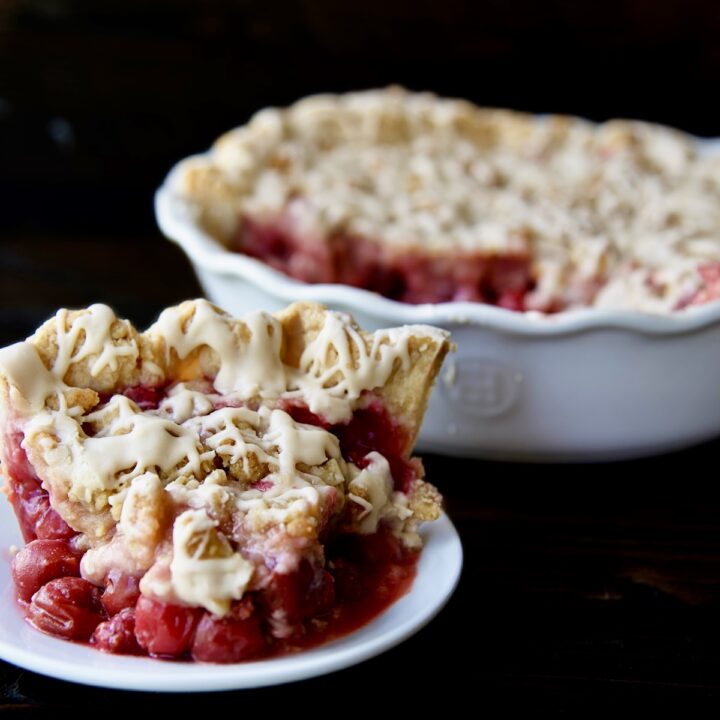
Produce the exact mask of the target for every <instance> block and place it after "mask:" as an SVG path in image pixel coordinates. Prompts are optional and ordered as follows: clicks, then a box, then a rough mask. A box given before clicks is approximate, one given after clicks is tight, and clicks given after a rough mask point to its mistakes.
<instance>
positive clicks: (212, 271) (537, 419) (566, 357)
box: [155, 140, 720, 461]
mask: <svg viewBox="0 0 720 720" xmlns="http://www.w3.org/2000/svg"><path fill="white" fill-rule="evenodd" d="M698 144H699V146H700V148H701V150H702V151H703V152H708V153H714V154H715V153H719V152H720V141H718V140H713V141H701V140H699V141H698ZM177 173H178V167H177V166H176V168H175V169H173V170H172V171H171V172H170V174H169V175H168V177H167V179H166V180H165V182H164V184H163V185H162V187H161V188H160V189H159V190H158V192H157V194H156V197H155V211H156V217H157V221H158V224H159V226H160V228H161V230H162V231H163V233H164V234H165V235H166V236H167V237H168V238H169V239H171V240H173V241H174V242H176V243H177V244H178V245H179V246H180V247H181V248H182V249H183V250H184V251H185V253H186V254H187V256H188V257H189V259H190V261H191V262H192V264H193V267H194V269H195V272H196V273H197V275H198V278H199V280H200V283H201V284H202V286H203V288H204V290H205V292H206V293H207V295H208V297H209V298H210V299H211V300H212V301H213V302H215V303H216V304H217V305H219V306H221V307H222V308H224V309H226V310H228V311H230V312H231V313H233V314H241V313H244V312H247V311H248V310H251V309H255V308H260V309H264V310H269V311H275V310H278V309H280V308H281V307H284V306H285V305H286V304H287V303H288V302H289V301H294V300H314V301H317V302H321V303H323V304H325V305H327V306H329V307H332V308H335V309H339V310H344V311H347V312H350V313H351V314H352V315H354V316H355V318H356V319H357V321H358V323H359V324H360V325H362V326H363V327H366V328H367V329H377V328H380V327H388V326H393V325H401V324H405V323H426V324H431V325H437V326H439V327H443V328H446V329H447V330H450V332H451V333H452V337H453V340H454V341H455V343H456V344H457V352H456V353H455V355H454V356H453V357H451V358H449V359H448V360H447V361H446V363H445V368H444V370H443V372H442V373H441V379H440V380H439V382H438V387H437V388H436V390H435V392H434V393H433V396H432V399H431V402H430V407H429V410H428V413H427V415H426V419H425V423H424V425H423V428H422V431H421V433H420V438H419V442H418V445H419V447H420V448H421V449H423V450H429V451H434V452H441V453H446V454H452V455H461V456H471V457H490V458H499V459H510V460H540V461H580V460H582V461H585V460H611V459H620V458H629V457H635V456H642V455H650V454H655V453H659V452H664V451H669V450H673V449H679V448H682V447H686V446H690V445H693V444H695V443H699V442H702V441H704V440H707V439H709V438H711V437H713V436H715V435H717V434H719V433H720V362H718V360H720V352H719V351H720V303H718V302H715V303H711V304H708V305H705V306H700V307H695V308H691V309H687V310H684V311H682V312H678V313H674V314H666V315H659V314H657V315H654V314H648V313H642V312H635V311H627V310H597V309H583V310H573V311H568V312H563V313H559V314H556V315H541V314H537V313H514V312H511V311H508V310H504V309H502V308H497V307H492V306H489V305H483V304H480V303H456V302H452V303H442V304H436V305H429V304H428V305H408V304H403V303H399V302H396V301H393V300H389V299H387V298H384V297H381V296H379V295H377V294H375V293H371V292H368V291H365V290H361V289H357V288H352V287H347V286H342V285H310V284H305V283H302V282H298V281H296V280H293V279H291V278H289V277H287V276H285V275H283V274H282V273H280V272H278V271H276V270H273V269H272V268H270V267H269V266H267V265H265V264H264V263H262V262H260V261H258V260H255V259H253V258H250V257H247V256H245V255H242V254H240V253H236V252H231V251H228V250H227V249H226V248H225V247H224V246H223V245H222V244H221V243H220V242H218V241H217V240H216V239H214V238H213V237H212V236H211V235H210V233H209V232H207V231H206V230H205V229H204V228H203V227H202V225H201V224H200V223H199V222H198V220H197V217H196V215H195V214H194V212H193V210H192V208H191V207H190V206H189V205H188V204H187V203H186V201H185V200H183V198H182V197H181V196H180V194H179V193H178V192H176V190H175V189H174V188H175V186H176V184H177ZM716 353H718V355H717V356H716Z"/></svg>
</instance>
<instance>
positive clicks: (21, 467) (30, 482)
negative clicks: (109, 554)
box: [4, 433, 76, 542]
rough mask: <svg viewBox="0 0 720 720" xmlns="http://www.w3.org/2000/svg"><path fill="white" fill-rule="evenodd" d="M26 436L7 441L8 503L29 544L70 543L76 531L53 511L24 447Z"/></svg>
mask: <svg viewBox="0 0 720 720" xmlns="http://www.w3.org/2000/svg"><path fill="white" fill-rule="evenodd" d="M22 440H23V435H22V433H13V434H12V435H11V436H10V437H8V438H6V440H5V448H6V457H5V466H6V467H5V473H4V474H5V477H6V481H7V485H6V487H7V489H8V499H9V500H10V504H11V505H12V508H13V510H14V511H15V515H16V517H17V519H18V523H19V525H20V530H21V532H22V535H23V539H24V540H25V542H30V541H31V540H35V539H37V538H41V539H43V540H53V539H70V538H72V537H74V536H75V535H76V533H75V531H74V530H73V529H72V528H71V527H70V526H69V525H68V524H67V523H66V522H65V521H64V520H63V519H62V518H61V517H60V516H59V515H58V514H57V513H56V512H55V510H53V509H52V507H50V498H49V497H48V494H47V492H46V491H45V490H43V488H42V485H41V484H40V479H39V478H38V476H37V475H36V474H35V470H33V467H32V465H31V464H30V462H29V461H28V458H27V455H26V453H25V450H24V449H23V447H22Z"/></svg>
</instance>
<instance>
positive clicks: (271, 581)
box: [0, 300, 449, 662]
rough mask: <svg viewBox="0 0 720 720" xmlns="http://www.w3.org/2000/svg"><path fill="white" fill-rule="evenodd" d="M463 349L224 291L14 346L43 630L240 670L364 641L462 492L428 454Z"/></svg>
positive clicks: (19, 574) (15, 484)
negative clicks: (442, 481)
mask: <svg viewBox="0 0 720 720" xmlns="http://www.w3.org/2000/svg"><path fill="white" fill-rule="evenodd" d="M448 349H449V343H448V339H447V334H446V333H445V332H444V331H441V330H437V329H435V328H432V327H427V326H419V325H418V326H406V327H401V328H395V329H390V330H381V331H377V332H375V333H372V334H370V333H365V332H363V331H361V330H360V329H359V328H358V327H357V326H355V325H354V324H353V322H352V320H351V318H350V317H348V316H347V315H344V314H341V313H336V312H331V311H328V310H326V309H325V308H323V307H322V306H320V305H316V304H312V303H296V304H294V305H291V306H289V307H288V308H286V309H285V310H284V311H282V312H279V313H277V314H275V315H270V314H267V313H264V312H254V313H251V314H249V315H247V316H246V317H244V318H242V319H240V320H237V319H234V318H232V317H230V316H229V315H227V314H225V313H224V312H222V311H221V310H219V309H218V308H216V307H215V306H213V305H211V304H210V303H208V302H206V301H204V300H196V301H191V302H185V303H182V304H181V305H179V306H177V307H173V308H170V309H168V310H165V311H164V312H163V313H162V314H161V315H160V317H159V319H158V321H157V322H156V323H155V324H154V325H153V326H152V327H151V328H150V329H149V330H147V331H146V332H144V333H138V332H137V331H136V330H135V329H134V328H133V326H132V325H131V324H130V323H129V322H127V321H125V320H120V319H118V318H117V317H115V315H114V314H113V312H112V310H110V308H108V307H107V306H105V305H93V306H91V307H89V308H87V309H85V310H79V311H68V310H60V311H59V312H58V313H57V315H56V316H55V317H54V318H53V319H51V320H49V321H48V322H47V323H45V324H44V325H43V326H42V327H41V328H40V329H39V330H38V331H37V332H36V333H35V334H34V335H33V336H32V337H30V338H29V339H28V340H27V341H26V342H21V343H17V344H15V345H12V346H10V347H8V348H5V349H4V350H1V351H0V412H1V416H0V421H1V425H2V472H3V475H4V479H5V491H6V493H7V496H8V498H9V501H10V503H11V505H12V507H13V509H14V511H15V514H16V515H17V518H18V521H19V524H20V527H21V529H22V533H23V536H24V539H25V542H26V545H25V546H24V547H23V548H22V549H20V550H19V551H18V552H17V554H16V555H15V557H14V559H13V562H12V573H13V578H14V581H15V585H16V589H17V596H18V599H19V602H20V603H21V605H22V606H23V608H24V610H25V613H26V617H27V620H28V622H29V623H30V624H31V625H33V626H34V627H35V628H37V629H38V630H41V631H43V632H45V633H49V634H51V635H55V636H58V637H61V638H67V639H71V640H76V641H81V642H90V643H91V644H93V645H95V646H96V647H98V648H99V649H100V650H103V651H106V652H111V653H123V654H148V655H151V656H155V657H161V658H182V659H190V658H192V659H194V660H198V661H206V662H237V661H242V660H246V659H250V658H261V657H268V656H272V655H276V654H279V653H286V652H293V651H295V650H297V649H300V648H303V647H309V646H312V645H315V644H317V643H319V642H322V641H325V640H327V639H330V638H333V637H337V636H339V635H342V634H345V633H347V632H350V631H351V630H353V629H354V628H356V627H359V626H360V625H362V624H363V623H365V622H367V621H368V620H369V619H370V618H371V617H373V616H375V615H376V614H378V613H379V612H381V611H382V610H383V609H384V608H385V607H387V606H388V605H389V604H390V603H391V602H393V600H394V599H395V598H397V597H398V596H399V595H401V594H402V593H403V592H405V591H406V590H407V589H408V588H409V586H410V583H411V582H412V578H413V576H414V572H415V564H416V561H417V557H418V554H419V551H420V545H421V540H420V536H419V535H418V532H417V528H418V524H419V523H420V522H422V521H427V520H434V519H436V518H437V517H438V516H439V513H440V503H441V498H440V495H439V494H438V492H437V490H436V489H435V488H434V487H433V486H432V485H430V484H429V483H427V482H426V481H424V480H423V468H422V465H421V463H420V461H419V460H417V459H415V458H411V457H410V452H411V449H412V447H413V443H414V440H415V437H416V435H417V432H418V429H419V425H420V422H421V420H422V416H423V413H424V411H425V407H426V404H427V400H428V395H429V393H430V390H431V387H432V384H433V381H434V379H435V376H436V374H437V372H438V370H439V367H440V365H441V363H442V360H443V358H444V356H445V354H446V353H447V351H448Z"/></svg>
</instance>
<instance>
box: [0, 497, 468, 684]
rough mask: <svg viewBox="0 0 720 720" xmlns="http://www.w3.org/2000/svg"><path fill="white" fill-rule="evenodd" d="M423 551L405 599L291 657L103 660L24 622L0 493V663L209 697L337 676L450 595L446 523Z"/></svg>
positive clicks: (454, 556) (455, 562) (404, 634)
mask: <svg viewBox="0 0 720 720" xmlns="http://www.w3.org/2000/svg"><path fill="white" fill-rule="evenodd" d="M422 535H423V539H424V541H425V549H424V550H423V553H422V555H421V557H420V561H419V564H418V572H417V577H416V578H415V582H414V583H413V586H412V589H411V590H410V592H409V593H408V594H407V595H405V596H404V597H402V598H401V599H400V600H398V601H397V602H396V603H395V604H394V605H392V606H391V607H390V608H388V609H387V610H386V611H385V612H384V613H383V614H382V615H381V616H379V617H378V618H377V619H375V620H374V621H373V622H371V623H369V624H368V625H366V626H365V627H363V628H361V629H360V630H358V631H357V632H355V633H352V634H351V635H348V636H346V637H344V638H341V639H339V640H335V641H333V642H331V643H328V644H327V645H323V646H321V647H318V648H314V649H312V650H307V651H305V652H302V653H299V654H297V655H292V656H289V657H282V658H276V659H272V660H262V661H259V662H248V663H241V664H237V665H205V664H199V663H173V662H166V661H161V660H153V659H151V658H141V657H126V656H121V655H106V654H105V653H101V652H99V651H98V650H94V649H92V648H90V647H86V646H84V645H79V644H76V643H72V642H66V641H64V640H58V639H56V638H52V637H49V636H47V635H43V634H42V633H40V632H37V631H36V630H33V629H32V628H31V627H30V626H29V625H27V624H26V623H25V621H24V620H23V614H22V612H21V610H20V609H19V607H18V606H17V604H16V602H15V600H14V594H13V583H12V578H11V576H10V563H9V558H10V554H9V551H8V549H9V547H10V546H11V545H12V544H16V545H18V546H21V545H22V540H21V537H20V533H19V531H18V528H17V523H16V521H15V517H14V515H13V513H12V510H11V508H10V505H9V504H8V502H7V500H6V499H5V498H4V496H2V495H1V494H0V608H1V609H0V618H2V621H1V622H0V658H2V659H3V660H7V661H8V662H11V663H14V664H15V665H19V666H21V667H23V668H26V669H28V670H34V671H35V672H38V673H42V674H43V675H49V676H51V677H55V678H59V679H61V680H72V681H74V682H78V683H83V684H85V685H96V686H100V687H109V688H119V689H122V690H153V691H164V692H200V691H202V692H207V691H214V690H235V689H240V688H251V687H261V686H264V685H277V684H279V683H286V682H291V681H293V680H302V679H304V678H309V677H314V676H316V675H323V674H325V673H329V672H333V671H335V670H340V669H342V668H345V667H348V666H349V665H354V664H356V663H359V662H362V661H363V660H367V659H368V658H371V657H373V656H375V655H378V654H380V653H381V652H383V651H385V650H388V649H389V648H391V647H393V646H394V645H397V644H398V643H401V642H402V641H403V640H405V639H406V638H408V637H410V636H411V635H412V634H413V633H416V632H417V631H418V630H420V628H422V627H423V626H424V625H425V624H426V623H427V622H429V621H430V620H431V619H432V618H433V617H434V616H435V615H436V614H437V613H438V612H439V611H440V609H441V608H442V607H443V605H444V604H445V603H446V601H447V600H448V598H449V597H450V595H452V592H453V590H454V589H455V586H456V585H457V582H458V579H459V578H460V570H461V568H462V546H461V544H460V538H459V537H458V534H457V531H456V530H455V528H454V527H453V525H452V523H451V522H450V520H449V519H448V518H447V516H445V515H443V516H442V518H441V519H440V520H439V521H438V522H435V523H432V524H429V525H426V526H425V527H424V528H423V530H422Z"/></svg>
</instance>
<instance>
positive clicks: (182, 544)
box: [170, 510, 253, 615]
mask: <svg viewBox="0 0 720 720" xmlns="http://www.w3.org/2000/svg"><path fill="white" fill-rule="evenodd" d="M216 528H217V523H216V522H214V521H213V520H211V519H210V518H209V517H208V515H207V513H206V512H205V511H204V510H188V511H186V512H184V513H182V514H181V515H180V516H179V517H178V518H177V519H176V520H175V525H174V526H173V559H172V562H171V563H170V573H171V577H172V580H171V584H172V589H173V591H174V593H175V595H176V596H177V597H178V598H179V599H180V600H182V601H184V602H186V603H188V604H189V605H200V606H202V607H204V608H206V609H207V610H209V611H210V612H212V613H215V614H216V615H224V614H225V613H226V612H227V611H228V610H229V609H230V603H231V601H232V600H239V599H240V598H241V597H242V596H243V594H244V593H245V589H246V588H247V586H248V583H249V582H250V578H251V577H252V574H253V565H252V563H250V562H248V561H247V560H245V558H243V557H242V555H240V554H239V553H233V552H231V553H230V554H228V555H227V556H226V557H207V556H206V554H207V553H208V551H209V550H210V547H209V546H210V543H211V542H212V541H213V538H215V542H217V538H218V534H217V529H216Z"/></svg>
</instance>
